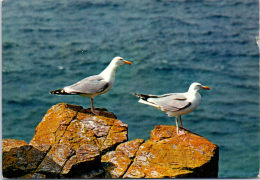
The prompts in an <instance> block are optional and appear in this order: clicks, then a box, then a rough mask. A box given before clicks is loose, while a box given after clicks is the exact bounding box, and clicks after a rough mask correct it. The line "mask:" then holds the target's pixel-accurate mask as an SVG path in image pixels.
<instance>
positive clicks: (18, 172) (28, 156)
mask: <svg viewBox="0 0 260 180" xmlns="http://www.w3.org/2000/svg"><path fill="white" fill-rule="evenodd" d="M2 152H3V159H2V160H3V161H2V169H3V175H4V177H18V176H22V175H24V174H26V173H28V172H30V171H33V170H35V169H36V168H37V166H38V164H39V163H40V162H41V160H42V159H43V157H44V156H45V153H44V152H42V151H39V150H38V149H36V148H34V147H33V146H31V145H29V144H28V143H26V142H25V141H21V140H13V139H3V140H2Z"/></svg>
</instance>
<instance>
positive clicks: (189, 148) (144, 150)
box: [123, 125, 219, 178]
mask: <svg viewBox="0 0 260 180" xmlns="http://www.w3.org/2000/svg"><path fill="white" fill-rule="evenodd" d="M218 153H219V151H218V147H217V145H215V144H213V143H211V142H210V141H208V140H207V139H206V138H204V137H201V136H199V135H196V134H193V133H191V132H189V131H187V130H186V131H185V135H181V136H177V135H176V127H175V126H166V125H165V126H164V125H158V126H156V127H155V129H154V130H152V131H151V137H150V139H149V140H148V141H146V142H145V143H143V144H142V145H141V146H140V148H139V150H138V151H137V153H136V157H135V159H134V161H133V163H132V164H131V165H130V167H129V169H128V170H127V172H126V173H125V175H124V176H123V177H124V178H144V177H145V178H184V177H192V178H195V177H196V178H202V177H203V178H212V177H215V178H216V177H217V176H218V158H219V157H218Z"/></svg>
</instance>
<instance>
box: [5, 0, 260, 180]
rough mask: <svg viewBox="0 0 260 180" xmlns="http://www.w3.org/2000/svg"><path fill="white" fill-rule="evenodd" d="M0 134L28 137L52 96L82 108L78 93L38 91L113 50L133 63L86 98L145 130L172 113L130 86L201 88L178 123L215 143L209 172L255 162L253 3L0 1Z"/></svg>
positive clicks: (244, 170) (228, 173) (133, 128)
mask: <svg viewBox="0 0 260 180" xmlns="http://www.w3.org/2000/svg"><path fill="white" fill-rule="evenodd" d="M2 6H3V7H2V41H3V42H2V47H3V55H2V57H3V62H2V92H3V93H2V97H3V99H2V106H3V107H2V108H3V109H2V111H3V114H2V125H3V127H2V134H3V138H14V139H23V140H26V141H27V142H29V141H30V140H31V138H32V137H33V135H34V131H35V128H36V126H37V124H38V123H39V122H40V121H41V119H42V117H43V116H44V114H45V113H46V111H47V110H48V109H49V108H50V107H51V106H52V105H54V104H57V103H60V102H66V103H71V104H77V105H82V106H84V107H90V100H89V99H87V98H82V97H78V96H55V95H51V94H49V93H48V92H49V91H50V90H54V89H58V88H62V87H64V86H65V85H70V84H72V83H75V82H77V81H78V80H81V79H83V78H85V77H87V76H90V75H94V74H98V73H100V72H101V71H102V70H103V69H104V68H105V67H106V66H107V65H108V63H109V62H110V60H111V59H112V58H113V57H114V56H122V57H123V58H125V59H127V60H130V61H132V62H133V65H132V66H127V65H125V66H122V67H120V68H118V70H117V72H116V81H115V84H114V87H113V88H112V89H111V90H110V91H109V92H108V93H106V94H104V95H101V96H98V97H96V98H95V101H94V105H95V106H96V107H102V108H107V109H108V110H109V111H111V112H114V113H115V114H116V115H117V116H118V118H119V119H120V120H122V121H123V122H124V123H127V124H128V125H129V126H128V127H129V139H130V140H131V139H135V138H144V139H148V138H149V136H150V131H151V130H152V129H153V128H154V126H155V125H159V124H168V125H174V124H175V122H174V118H169V117H168V116H167V115H166V114H165V113H163V112H161V111H159V110H157V109H155V108H153V107H149V106H147V105H143V104H139V103H138V102H137V100H138V99H137V98H136V97H135V96H134V95H133V93H134V92H138V93H145V94H163V93H171V92H185V91H187V90H188V88H189V85H190V84H191V83H192V82H200V83H202V84H203V85H208V86H210V87H211V88H212V90H210V91H203V90H201V91H200V92H201V95H202V102H201V104H200V105H199V106H198V108H197V109H196V111H194V112H192V113H190V114H188V115H184V116H183V117H182V118H183V124H184V127H185V128H187V129H189V130H190V131H192V132H195V133H198V134H200V135H202V136H204V137H206V138H208V139H209V140H210V141H211V142H213V143H215V144H217V145H218V146H219V148H220V159H219V177H240V178H241V177H256V176H257V174H258V170H259V152H258V151H259V105H258V104H259V102H258V100H259V87H258V82H259V78H258V73H259V67H258V47H257V44H256V36H258V2H257V1H256V0H246V1H245V0H232V1H231V0H230V1H229V0H228V1H218V0H213V1H207V0H201V1H189V0H173V1H168V0H158V1H156V0H142V1H139V0H131V1H129V0H113V1H110V0H92V1H91V0H89V1H82V0H76V1H70V0H62V1H61V0H55V1H50V0H47V1H43V0H37V1H34V0H19V1H18V0H17V1H15V0H5V1H3V2H2Z"/></svg>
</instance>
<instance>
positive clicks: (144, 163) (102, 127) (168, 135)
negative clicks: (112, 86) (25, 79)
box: [2, 103, 218, 178]
mask: <svg viewBox="0 0 260 180" xmlns="http://www.w3.org/2000/svg"><path fill="white" fill-rule="evenodd" d="M99 111H100V115H99V116H97V115H94V114H92V113H91V111H90V109H83V108H82V107H81V106H77V105H69V104H65V103H60V104H57V105H54V106H52V108H51V109H49V110H48V112H47V113H46V115H45V116H44V117H43V119H42V121H41V122H40V123H39V125H38V126H37V128H36V130H35V135H34V137H33V138H32V140H31V142H30V144H28V143H26V142H25V141H21V140H12V139H3V140H2V152H3V166H2V167H3V176H4V177H8V178H12V177H15V178H17V177H18V178H19V177H20V178H104V177H106V178H107V177H109V178H177V177H193V178H195V177H208V178H209V177H217V175H218V147H217V145H215V144H213V143H211V142H210V141H208V140H207V139H206V138H204V137H201V136H199V135H196V134H194V133H192V132H189V131H187V130H185V134H184V135H180V136H178V135H177V133H176V127H175V126H166V125H158V126H156V127H155V129H154V130H152V131H151V137H150V139H149V140H147V141H146V142H144V140H143V139H135V140H131V141H128V142H126V141H127V139H128V138H127V136H128V126H127V124H124V123H123V122H122V121H120V120H118V119H117V118H116V116H115V115H114V114H113V113H111V112H107V111H106V110H105V109H99Z"/></svg>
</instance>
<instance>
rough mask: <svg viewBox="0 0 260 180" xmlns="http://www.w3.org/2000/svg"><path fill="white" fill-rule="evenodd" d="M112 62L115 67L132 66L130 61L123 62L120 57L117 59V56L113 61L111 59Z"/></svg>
mask: <svg viewBox="0 0 260 180" xmlns="http://www.w3.org/2000/svg"><path fill="white" fill-rule="evenodd" d="M112 62H113V63H114V64H115V65H116V66H121V65H123V64H129V65H130V64H132V62H130V61H127V60H125V59H123V58H122V57H119V56H117V57H114V58H113V59H112Z"/></svg>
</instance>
